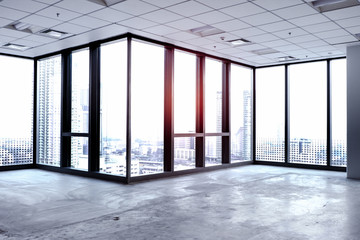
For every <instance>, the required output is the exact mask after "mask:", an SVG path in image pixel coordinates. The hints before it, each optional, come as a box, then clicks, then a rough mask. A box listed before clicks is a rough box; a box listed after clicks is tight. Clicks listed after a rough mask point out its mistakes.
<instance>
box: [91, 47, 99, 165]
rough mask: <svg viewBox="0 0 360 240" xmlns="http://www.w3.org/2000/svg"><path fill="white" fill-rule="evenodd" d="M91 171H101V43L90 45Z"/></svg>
mask: <svg viewBox="0 0 360 240" xmlns="http://www.w3.org/2000/svg"><path fill="white" fill-rule="evenodd" d="M89 64H90V73H89V76H90V79H89V80H90V93H89V96H90V108H89V118H90V119H89V159H88V161H89V168H88V169H89V171H99V168H100V163H99V154H100V45H99V44H94V45H91V46H90V63H89Z"/></svg>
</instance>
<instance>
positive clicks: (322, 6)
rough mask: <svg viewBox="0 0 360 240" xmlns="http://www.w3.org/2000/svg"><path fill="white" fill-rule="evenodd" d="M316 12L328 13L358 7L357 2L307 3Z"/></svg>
mask: <svg viewBox="0 0 360 240" xmlns="http://www.w3.org/2000/svg"><path fill="white" fill-rule="evenodd" d="M309 4H310V6H312V7H313V8H315V9H316V10H317V11H318V12H320V13H323V12H329V11H333V10H338V9H342V8H347V7H353V6H357V5H360V1H359V0H316V1H312V2H310V3H309Z"/></svg>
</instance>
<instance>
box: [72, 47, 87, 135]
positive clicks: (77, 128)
mask: <svg viewBox="0 0 360 240" xmlns="http://www.w3.org/2000/svg"><path fill="white" fill-rule="evenodd" d="M71 80H72V85H71V132H73V133H88V132H89V50H88V49H85V50H81V51H77V52H74V53H72V78H71Z"/></svg>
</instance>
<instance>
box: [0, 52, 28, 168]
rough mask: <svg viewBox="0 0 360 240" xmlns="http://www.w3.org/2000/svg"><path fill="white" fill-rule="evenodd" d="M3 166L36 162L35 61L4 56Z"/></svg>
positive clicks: (0, 60)
mask: <svg viewBox="0 0 360 240" xmlns="http://www.w3.org/2000/svg"><path fill="white" fill-rule="evenodd" d="M0 73H1V82H0V109H1V118H0V166H9V165H21V164H31V163H33V97H34V91H33V89H34V61H33V60H29V59H24V58H16V57H8V56H0Z"/></svg>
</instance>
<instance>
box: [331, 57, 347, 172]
mask: <svg viewBox="0 0 360 240" xmlns="http://www.w3.org/2000/svg"><path fill="white" fill-rule="evenodd" d="M330 79H331V89H332V90H331V107H332V109H331V120H332V143H331V145H332V154H331V161H330V164H331V166H340V167H345V166H346V162H347V147H346V146H347V143H346V136H347V130H346V126H347V124H346V121H347V118H346V115H347V112H346V59H339V60H332V61H331V62H330Z"/></svg>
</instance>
